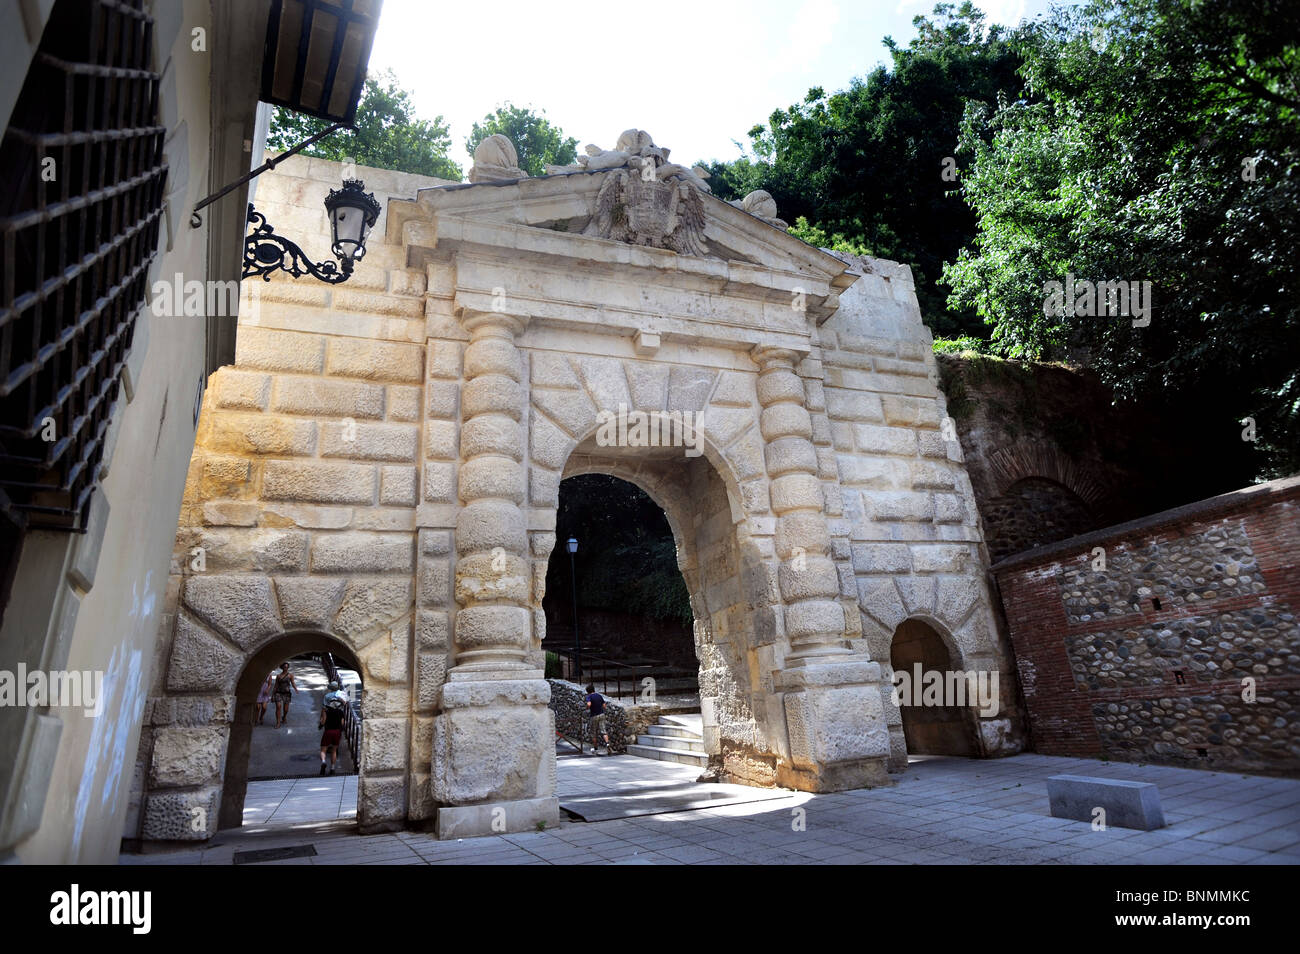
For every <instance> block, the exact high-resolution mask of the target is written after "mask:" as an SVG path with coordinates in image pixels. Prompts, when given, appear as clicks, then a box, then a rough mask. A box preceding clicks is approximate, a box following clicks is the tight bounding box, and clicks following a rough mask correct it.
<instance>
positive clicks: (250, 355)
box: [235, 325, 325, 374]
mask: <svg viewBox="0 0 1300 954" xmlns="http://www.w3.org/2000/svg"><path fill="white" fill-rule="evenodd" d="M235 364H236V365H237V366H239V367H240V368H261V369H263V370H266V371H294V372H297V373H299V374H319V373H320V372H321V370H322V369H323V368H324V366H325V339H324V338H322V337H321V336H319V335H306V334H300V333H298V332H293V331H273V330H271V329H269V328H252V327H249V326H247V325H244V326H243V327H241V328H240V329H239V336H238V337H237V338H236V340H235Z"/></svg>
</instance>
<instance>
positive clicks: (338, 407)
mask: <svg viewBox="0 0 1300 954" xmlns="http://www.w3.org/2000/svg"><path fill="white" fill-rule="evenodd" d="M271 410H273V411H281V412H283V413H285V414H306V415H310V416H312V417H353V418H381V417H383V416H384V389H383V388H382V387H380V386H379V385H377V384H364V383H362V382H359V381H326V380H321V379H317V378H279V379H278V380H277V381H276V385H275V395H274V397H273V398H272V399H271Z"/></svg>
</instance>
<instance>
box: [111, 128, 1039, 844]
mask: <svg viewBox="0 0 1300 954" xmlns="http://www.w3.org/2000/svg"><path fill="white" fill-rule="evenodd" d="M636 132H637V131H635V130H631V131H629V133H625V134H624V138H621V139H620V147H619V149H616V150H611V151H604V152H600V151H599V150H598V152H600V155H599V156H594V155H593V158H592V160H591V163H590V164H589V165H588V166H587V167H584V168H582V169H574V170H555V171H554V174H551V175H548V176H544V177H540V178H532V179H530V178H518V177H517V176H516V175H515V174H516V173H517V170H513V171H511V163H510V162H508V161H507V160H508V159H509V156H508V155H507V154H506V153H507V152H508V150H504V147H501V146H500V144H499V143H498V144H494V147H493V148H495V149H497V151H498V152H501V156H499V157H498V160H499V161H496V162H492V163H489V162H487V161H486V159H485V158H484V157H480V165H479V166H476V173H475V175H474V176H472V177H471V179H472V183H471V184H463V185H459V184H443V183H438V182H436V181H431V180H421V179H419V177H412V176H403V175H399V174H395V173H389V172H381V171H378V170H364V169H363V170H357V173H356V174H357V175H358V177H360V178H362V179H364V180H365V182H366V188H367V189H368V190H371V191H375V192H376V193H377V195H378V196H379V197H380V198H381V199H382V200H384V202H383V204H384V206H385V214H384V216H383V218H382V219H381V221H380V223H379V224H378V226H377V227H376V229H375V231H374V233H373V234H372V235H371V238H370V241H369V243H368V251H367V254H366V256H365V258H364V260H363V261H362V262H361V263H360V264H359V265H358V266H357V269H356V272H355V274H354V276H353V277H352V279H350V280H349V281H348V282H347V283H346V284H343V285H340V286H336V287H332V288H331V287H326V286H323V285H320V284H317V283H313V282H310V281H306V280H304V281H299V282H294V281H292V280H287V279H286V280H281V279H277V280H273V281H271V282H270V283H261V282H257V283H250V282H246V283H245V287H244V299H243V304H242V307H241V314H240V325H239V333H238V342H237V355H236V361H235V364H234V365H233V366H231V367H227V368H223V369H221V370H220V371H218V372H217V373H216V374H215V375H213V377H212V380H211V382H210V385H209V388H208V392H207V396H206V398H205V401H204V404H203V409H202V418H201V421H200V427H199V437H198V440H197V445H196V448H195V453H194V458H193V461H192V463H191V467H190V474H189V483H188V486H187V490H186V497H185V505H184V510H183V512H182V515H181V521H180V526H179V528H178V532H177V545H176V551H175V559H174V562H173V574H172V577H171V585H170V588H169V599H168V605H167V607H166V608H165V609H166V612H167V621H166V626H165V633H164V639H163V640H162V641H161V648H160V657H159V659H158V661H157V665H156V667H155V673H156V676H155V681H154V684H153V687H152V698H151V701H150V703H149V705H148V707H147V710H146V717H145V723H146V724H145V731H144V733H143V734H142V741H141V747H140V757H139V763H138V769H137V773H136V786H137V788H138V790H139V791H140V793H141V798H142V802H143V811H142V812H141V817H142V828H141V831H140V832H139V833H138V835H139V837H143V838H145V839H156V840H175V839H190V840H203V839H206V838H209V837H211V835H212V834H213V833H214V832H215V830H216V828H217V826H218V824H219V822H218V818H219V817H220V819H221V821H220V824H221V825H226V824H237V823H238V821H237V819H238V814H237V812H238V808H239V805H240V803H241V802H242V787H241V785H242V781H241V779H242V778H243V773H245V772H246V768H245V766H244V765H243V764H242V763H243V762H246V759H247V752H246V748H241V746H242V745H244V744H245V743H238V744H237V739H238V733H237V732H236V733H235V734H234V735H232V718H233V713H234V712H236V711H237V710H238V706H239V704H240V703H241V702H242V701H243V700H244V697H245V695H246V694H248V693H249V692H255V689H256V687H255V685H254V684H253V682H254V681H255V679H254V680H250V679H249V678H248V673H250V672H252V671H253V670H254V669H257V668H258V667H261V666H262V665H263V664H264V663H265V662H268V661H270V662H272V664H273V662H274V661H277V660H276V659H275V657H277V654H279V653H282V652H283V651H284V650H285V649H287V648H292V649H293V651H303V650H304V648H306V649H311V648H317V649H330V650H332V651H335V652H339V653H340V654H342V655H343V656H344V658H348V657H349V656H351V657H354V658H355V660H356V661H357V663H358V664H359V666H360V669H361V672H362V676H363V679H364V697H363V709H364V714H365V733H364V740H365V741H364V745H363V751H362V756H361V768H360V773H361V779H360V804H359V824H360V826H361V828H362V830H364V831H377V830H384V829H391V828H395V827H402V826H416V825H431V826H434V827H436V829H437V831H438V833H439V835H440V836H441V837H460V836H463V835H474V834H487V833H492V832H499V831H501V830H510V831H519V830H528V829H532V828H534V827H535V826H536V824H537V823H538V822H542V821H551V820H554V819H555V818H556V817H557V813H558V804H557V801H556V798H555V755H554V715H553V712H552V710H551V709H550V708H548V701H549V699H550V691H551V690H550V687H549V686H548V684H547V682H546V680H545V679H544V678H543V668H544V666H543V654H542V652H541V649H540V644H541V639H542V637H543V635H544V630H545V617H544V614H543V611H542V597H543V595H544V594H543V590H544V585H545V577H546V568H547V560H548V557H549V555H550V553H551V550H552V548H553V547H554V546H555V543H556V540H555V532H554V531H555V510H556V506H557V503H558V495H559V485H560V482H561V480H563V479H564V478H565V477H568V476H573V475H575V474H580V473H593V472H600V473H608V474H613V475H614V476H618V477H621V478H623V479H626V480H629V481H632V482H633V483H636V484H637V485H638V486H640V487H642V489H644V490H645V491H646V492H647V493H649V494H650V495H651V497H652V498H654V499H655V501H656V502H657V503H659V504H660V506H662V507H663V508H664V511H665V513H666V515H667V517H668V520H669V523H670V525H671V526H672V528H673V532H674V535H675V537H676V539H677V543H678V562H679V567H680V568H681V570H682V573H683V576H684V578H685V580H686V583H687V587H688V589H689V591H690V595H691V604H692V607H693V609H694V614H695V644H696V654H697V656H698V658H699V662H700V692H701V706H702V715H703V724H704V735H705V744H706V749H707V750H708V753H709V755H710V760H711V763H712V765H713V767H715V768H716V769H717V770H718V771H719V773H720V775H721V776H722V777H724V778H729V779H731V780H735V781H741V782H747V783H750V784H755V785H785V786H789V787H794V788H798V789H803V790H806V791H833V790H838V789H845V788H855V787H862V786H867V785H880V784H888V783H889V778H888V774H887V773H888V771H889V770H890V769H891V768H897V767H899V766H900V765H905V763H906V750H905V747H904V745H905V743H904V738H903V732H902V723H901V719H900V715H899V711H898V709H897V707H895V706H894V705H893V704H892V702H891V699H890V695H891V693H890V679H891V676H892V673H891V670H890V666H889V660H890V643H891V640H892V639H893V636H894V633H895V631H896V630H897V629H898V627H899V625H900V624H901V623H902V622H903V621H904V620H908V619H915V620H920V621H923V622H925V623H926V624H927V625H929V626H931V627H933V628H934V629H935V630H936V631H937V632H938V633H939V634H940V635H941V636H942V638H943V640H944V642H945V645H946V646H947V647H948V649H949V651H950V653H951V655H952V659H953V662H954V664H955V665H957V664H959V665H960V666H961V667H962V668H964V669H968V670H977V669H985V670H992V669H996V670H998V671H999V672H1000V674H1001V676H1002V679H1001V685H1002V686H1003V687H1004V690H1003V692H1004V699H1003V705H1002V706H1001V709H1000V711H999V712H998V713H997V714H996V715H993V716H990V717H987V718H979V717H977V716H976V715H974V714H973V713H972V714H971V719H972V726H973V728H974V731H973V734H974V735H975V736H977V738H978V744H979V749H980V751H979V753H978V754H980V755H985V756H991V755H1000V754H1007V753H1010V752H1014V751H1018V750H1019V748H1020V746H1021V744H1022V743H1021V734H1020V727H1019V721H1018V715H1017V711H1018V710H1017V708H1016V700H1015V698H1014V691H1013V689H1014V686H1015V679H1014V676H1013V669H1012V663H1011V655H1010V651H1009V646H1008V645H1007V644H1006V643H1005V642H1004V641H1002V640H1000V639H999V636H998V633H997V629H996V625H995V621H994V616H993V613H992V610H991V604H990V597H989V588H988V585H987V582H986V570H985V567H986V565H987V561H986V558H985V556H984V552H985V551H984V546H983V542H982V539H981V533H980V526H979V521H978V516H977V514H976V510H975V505H974V500H973V497H972V493H971V486H970V481H969V479H968V478H967V475H966V472H965V469H964V467H963V464H962V456H961V450H960V447H959V445H958V444H957V443H956V442H955V441H945V440H944V439H943V437H942V436H941V423H942V421H943V419H944V417H945V405H944V398H943V396H942V395H941V393H940V392H939V391H938V389H937V386H936V382H937V371H936V367H935V362H934V357H933V355H932V353H931V350H930V335H929V332H928V331H927V330H926V329H925V327H924V325H923V324H922V323H921V317H920V313H919V311H918V308H917V304H916V297H915V293H914V290H913V285H912V279H911V274H910V271H909V270H908V269H907V268H906V267H905V266H901V265H897V264H895V263H892V262H886V261H881V260H876V259H869V258H850V257H845V256H839V255H833V254H830V253H828V252H826V251H823V250H819V249H816V248H812V247H810V246H808V245H806V244H804V243H802V242H800V241H799V240H797V239H795V238H793V237H792V236H790V235H788V234H787V233H786V232H785V231H784V230H783V229H781V228H778V227H776V223H777V220H775V219H774V212H773V213H771V215H768V217H762V216H760V215H759V214H752V213H751V212H749V211H746V209H745V208H742V207H739V206H738V205H736V204H728V203H724V202H721V201H719V200H717V199H716V198H714V197H713V196H711V195H710V194H708V191H707V189H708V187H707V184H705V183H704V182H703V180H702V179H700V178H699V176H698V171H692V170H686V169H684V167H681V166H672V165H669V164H667V163H666V161H665V159H666V156H664V155H663V153H664V152H666V150H658V147H655V146H654V145H653V142H652V141H651V140H650V137H648V136H646V135H645V134H644V133H639V134H637V135H635V136H632V135H630V134H631V133H636ZM497 138H499V137H497ZM589 153H590V150H589ZM502 170H506V171H502ZM340 171H341V170H340V167H339V166H338V165H337V164H335V163H329V162H324V161H321V160H316V159H303V158H301V157H295V158H294V159H291V160H289V161H286V162H285V163H283V164H282V165H281V166H280V167H278V168H277V169H276V170H275V172H274V173H270V174H267V175H266V176H264V177H263V179H262V181H261V183H260V185H259V192H258V200H257V201H258V208H259V210H261V211H263V212H264V213H265V214H266V215H267V218H268V221H270V222H272V223H273V224H274V225H275V226H276V227H277V229H280V230H282V231H284V232H285V233H287V234H291V235H306V236H311V235H321V236H324V235H326V234H327V229H326V228H325V225H324V213H323V207H322V206H321V204H320V203H321V199H322V198H323V196H324V194H325V193H326V192H327V191H328V189H329V188H330V187H332V186H337V184H338V181H339V178H340ZM749 205H750V207H752V208H754V209H756V210H759V211H762V212H764V214H765V215H766V214H767V213H769V212H771V210H770V209H768V208H767V206H766V205H763V204H762V203H756V202H751V203H749ZM254 286H255V287H254ZM620 409H623V410H625V411H640V412H645V413H650V412H660V413H663V414H670V415H675V416H676V420H677V421H678V422H679V423H680V428H681V432H680V435H679V436H681V435H685V437H686V438H688V439H689V440H688V441H687V443H692V444H694V446H696V447H698V448H699V449H700V450H701V451H702V453H699V454H698V455H693V454H689V453H686V452H685V451H684V448H683V446H681V444H680V443H679V444H677V445H674V446H662V445H661V446H634V444H635V442H633V441H628V442H626V443H624V444H621V445H610V443H609V442H608V441H604V440H602V439H601V437H600V434H601V422H602V420H604V419H605V418H606V417H608V416H609V415H612V414H617V413H619V412H620ZM236 728H237V727H236ZM223 790H224V794H223ZM196 808H198V809H201V811H199V812H195V811H194V809H196ZM502 826H504V829H503V827H502ZM132 834H133V833H128V836H130V835H132Z"/></svg>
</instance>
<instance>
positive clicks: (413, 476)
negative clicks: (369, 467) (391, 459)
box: [379, 467, 419, 507]
mask: <svg viewBox="0 0 1300 954" xmlns="http://www.w3.org/2000/svg"><path fill="white" fill-rule="evenodd" d="M418 497H419V472H418V471H417V470H416V469H415V468H414V467H381V468H379V502H380V503H381V504H384V505H385V506H388V507H414V506H415V504H416V502H417V499H418Z"/></svg>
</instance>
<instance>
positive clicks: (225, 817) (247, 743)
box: [217, 630, 366, 829]
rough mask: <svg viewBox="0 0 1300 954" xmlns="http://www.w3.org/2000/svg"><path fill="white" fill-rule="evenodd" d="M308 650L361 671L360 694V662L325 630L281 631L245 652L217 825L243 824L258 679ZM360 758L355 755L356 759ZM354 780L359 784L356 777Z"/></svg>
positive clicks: (363, 671)
mask: <svg viewBox="0 0 1300 954" xmlns="http://www.w3.org/2000/svg"><path fill="white" fill-rule="evenodd" d="M312 652H323V653H332V654H333V655H335V656H336V657H338V658H339V659H341V660H343V661H344V662H345V663H346V668H348V669H354V670H356V671H357V672H359V673H361V674H362V687H363V689H362V695H363V697H364V694H365V689H364V687H365V685H366V681H365V680H366V675H365V670H364V669H363V668H362V665H361V662H360V661H359V660H358V659H357V657H356V654H355V653H354V652H353V651H352V649H351V648H350V647H349V646H348V645H347V644H346V643H344V642H343V641H342V640H340V639H338V638H337V637H335V636H331V635H329V634H327V633H323V632H318V631H313V630H303V631H298V632H289V633H282V634H281V635H280V636H278V637H275V638H273V639H271V640H270V641H268V642H266V643H265V644H263V646H262V647H261V649H259V650H258V651H257V652H255V653H253V654H252V655H251V656H249V657H248V660H247V662H246V663H245V665H244V669H243V671H242V672H241V673H240V675H239V680H238V682H236V684H235V706H234V710H233V712H234V721H233V723H232V725H231V727H230V741H229V743H228V745H227V748H226V769H225V772H224V774H223V777H222V786H221V813H220V815H219V817H218V819H217V828H218V829H222V828H238V827H239V826H240V825H242V824H243V819H244V798H245V796H246V795H247V792H248V757H249V752H250V750H251V748H252V741H253V724H252V721H251V720H250V719H249V718H248V714H249V712H250V711H251V710H252V704H253V703H254V702H255V701H256V699H257V692H258V689H259V687H260V686H261V684H262V680H263V679H265V678H266V673H268V672H270V671H271V669H272V668H273V667H275V666H276V665H278V664H279V663H281V662H283V661H285V660H287V659H292V658H293V657H294V656H300V655H302V654H303V653H312ZM360 761H361V760H360V759H359V758H358V762H360ZM357 771H358V773H360V774H364V771H365V768H364V765H361V764H359V765H358V769H357ZM358 784H360V780H359V779H358Z"/></svg>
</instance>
